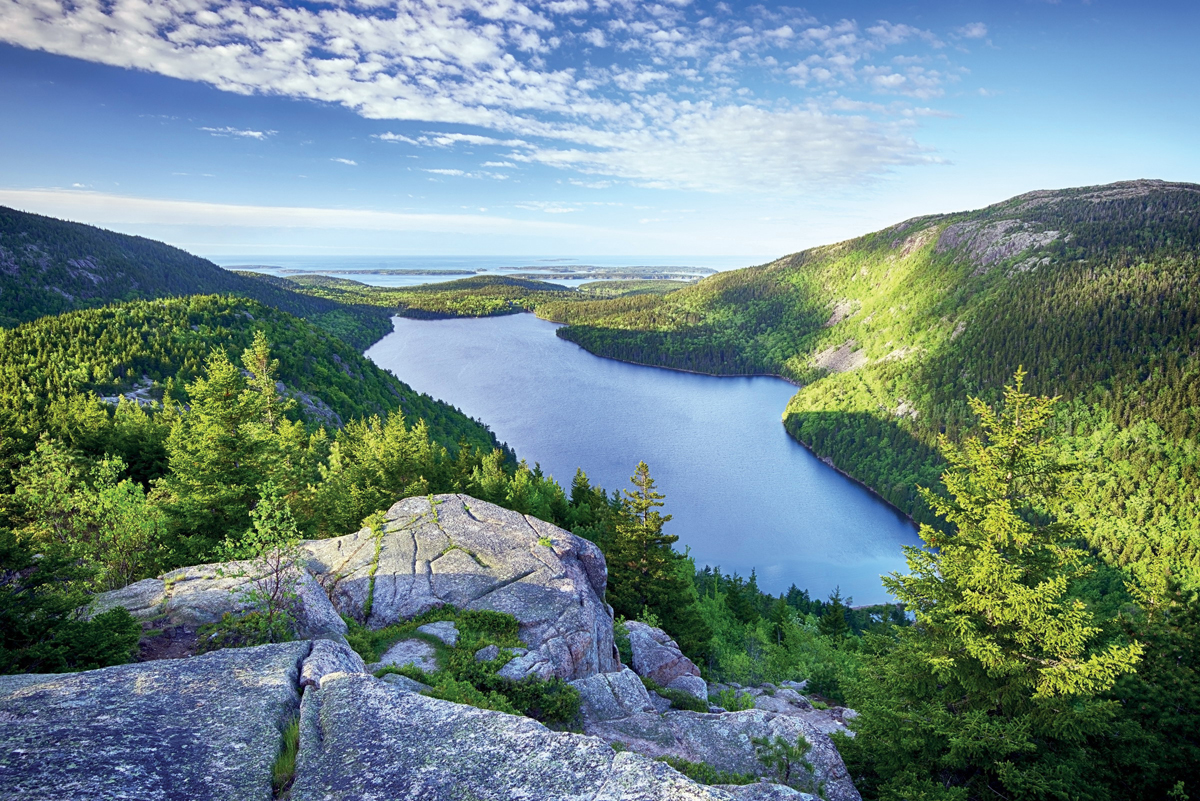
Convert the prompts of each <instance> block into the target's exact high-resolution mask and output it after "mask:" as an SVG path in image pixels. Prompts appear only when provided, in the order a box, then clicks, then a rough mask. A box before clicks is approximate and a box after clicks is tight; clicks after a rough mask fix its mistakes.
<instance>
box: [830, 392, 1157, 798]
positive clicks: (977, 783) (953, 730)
mask: <svg viewBox="0 0 1200 801" xmlns="http://www.w3.org/2000/svg"><path fill="white" fill-rule="evenodd" d="M1022 378H1023V375H1022V373H1020V372H1018V374H1017V377H1016V380H1015V382H1014V385H1013V386H1010V387H1007V388H1006V389H1005V394H1004V405H1003V407H1002V408H1001V409H1000V410H998V411H994V410H992V409H990V408H989V407H987V406H986V405H985V404H983V403H982V402H980V401H978V400H974V399H973V400H972V407H973V408H974V409H975V410H976V412H977V414H978V415H979V416H980V420H981V428H982V432H983V434H982V437H979V438H976V437H971V438H969V439H967V440H966V441H965V442H964V443H963V445H962V446H954V445H952V444H951V443H949V442H948V441H943V445H944V447H945V453H946V459H947V461H948V462H949V464H950V468H949V469H948V470H947V472H946V474H945V476H944V478H943V482H944V484H945V486H946V490H947V493H948V496H949V497H948V498H945V499H943V498H941V497H939V496H935V495H934V494H933V493H926V497H927V499H928V500H929V501H930V503H931V505H932V506H933V507H934V508H935V509H936V510H937V511H938V513H939V514H941V515H942V516H943V517H945V519H946V522H947V525H946V528H945V530H939V529H935V528H933V527H931V526H928V525H927V526H923V527H922V529H921V536H922V539H924V540H925V542H926V546H927V547H926V548H925V549H920V548H908V549H906V550H907V554H908V562H909V569H910V571H911V573H910V574H909V575H904V576H900V575H893V576H892V577H891V578H888V579H885V583H886V584H887V586H888V588H889V589H890V590H891V591H892V592H893V593H894V594H895V595H896V596H897V597H898V598H900V599H901V600H902V601H904V602H905V604H906V606H907V607H908V608H909V609H910V610H912V612H913V613H914V615H915V616H916V623H915V625H914V626H912V627H910V628H907V629H902V630H899V632H898V634H899V638H898V640H897V641H895V642H877V643H874V644H873V646H872V647H873V648H874V649H876V653H875V655H874V656H873V658H871V659H870V660H869V661H868V662H867V664H866V665H865V666H864V668H863V669H862V671H861V672H860V680H859V681H858V682H857V683H856V684H855V686H854V689H853V693H852V697H851V702H852V703H853V704H854V706H855V708H856V709H858V710H859V712H860V715H861V716H860V718H859V719H857V720H856V721H855V723H854V725H853V728H854V729H855V731H856V732H857V733H858V736H857V737H856V738H854V740H853V741H852V742H851V743H850V745H846V743H847V741H846V740H843V741H842V743H841V746H842V747H843V749H844V755H845V756H846V759H847V762H848V764H850V765H851V769H852V771H853V772H854V773H855V774H856V775H860V776H861V786H862V787H864V790H865V792H866V793H867V794H868V795H871V796H878V797H881V798H884V797H906V796H907V797H912V796H920V795H921V794H927V796H926V797H935V798H989V797H993V796H994V794H996V793H1001V794H1003V795H1004V796H1007V797H1021V798H1049V797H1094V798H1107V797H1111V796H1110V795H1108V794H1107V792H1106V790H1105V784H1106V782H1105V779H1106V778H1107V776H1106V773H1107V769H1106V762H1104V761H1102V760H1100V759H1098V758H1097V757H1098V752H1097V749H1096V748H1095V745H1096V744H1097V743H1100V742H1103V740H1104V739H1105V737H1106V736H1109V735H1111V733H1112V732H1113V730H1114V727H1115V726H1118V725H1119V724H1118V723H1117V718H1118V716H1119V714H1120V707H1119V705H1117V704H1116V703H1114V702H1113V701H1111V700H1107V699H1106V698H1104V697H1103V694H1104V693H1106V692H1107V691H1109V690H1110V689H1111V688H1112V687H1113V685H1114V683H1115V682H1116V680H1117V679H1118V678H1119V677H1120V676H1122V675H1127V674H1130V673H1132V672H1133V671H1134V669H1135V666H1136V664H1137V662H1138V659H1139V657H1140V656H1141V655H1142V653H1143V652H1144V647H1143V646H1142V645H1141V644H1140V643H1138V642H1132V643H1130V642H1126V641H1124V640H1123V638H1121V637H1120V636H1116V635H1114V634H1113V633H1106V632H1105V631H1104V630H1103V628H1102V627H1100V626H1099V625H1097V624H1096V623H1095V621H1094V618H1093V615H1092V613H1091V611H1090V610H1089V609H1088V607H1087V605H1086V604H1085V603H1084V602H1083V601H1082V600H1081V599H1080V598H1079V597H1077V595H1076V594H1075V591H1076V590H1077V588H1078V586H1079V582H1080V580H1081V579H1082V578H1083V577H1084V576H1085V575H1086V574H1087V573H1088V570H1089V566H1088V564H1087V558H1086V556H1087V555H1086V554H1085V553H1084V552H1082V551H1081V550H1079V549H1078V548H1076V547H1074V544H1073V542H1074V537H1075V536H1076V532H1075V530H1074V529H1073V527H1072V525H1071V524H1070V522H1069V521H1068V520H1066V519H1063V518H1060V517H1058V516H1057V514H1056V513H1057V512H1058V511H1059V510H1060V509H1061V506H1062V504H1061V503H1060V498H1061V495H1060V493H1061V492H1062V490H1063V487H1064V485H1065V482H1064V481H1063V477H1064V474H1065V472H1066V470H1067V469H1068V468H1067V467H1066V466H1064V465H1062V464H1060V463H1058V462H1057V461H1056V460H1055V449H1054V447H1053V443H1052V442H1050V441H1048V439H1047V437H1046V434H1047V426H1048V423H1049V421H1050V420H1051V417H1052V414H1053V408H1052V407H1053V401H1052V400H1051V399H1047V398H1037V397H1033V396H1030V395H1028V394H1026V393H1024V392H1023V386H1022Z"/></svg>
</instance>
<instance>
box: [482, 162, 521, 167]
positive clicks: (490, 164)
mask: <svg viewBox="0 0 1200 801" xmlns="http://www.w3.org/2000/svg"><path fill="white" fill-rule="evenodd" d="M480 166H483V167H516V166H517V165H516V164H513V163H512V162H511V161H485V162H483V164H482V165H480Z"/></svg>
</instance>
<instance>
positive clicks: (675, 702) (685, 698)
mask: <svg viewBox="0 0 1200 801" xmlns="http://www.w3.org/2000/svg"><path fill="white" fill-rule="evenodd" d="M642 684H644V685H645V686H646V689H647V690H649V691H650V692H652V693H658V694H659V695H661V696H662V697H663V698H666V699H667V700H668V701H670V702H671V706H673V707H675V708H676V709H686V710H688V711H689V712H707V711H708V701H702V700H700V699H699V698H697V697H696V696H694V695H692V694H691V693H686V692H684V691H683V690H672V689H671V688H669V687H663V686H661V685H659V684H658V683H657V682H656V681H654V680H653V679H648V678H646V677H645V676H642Z"/></svg>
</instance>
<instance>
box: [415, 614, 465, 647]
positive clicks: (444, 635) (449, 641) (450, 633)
mask: <svg viewBox="0 0 1200 801" xmlns="http://www.w3.org/2000/svg"><path fill="white" fill-rule="evenodd" d="M417 631H419V632H421V633H422V634H428V635H429V636H431V637H437V638H438V639H439V640H441V641H442V642H444V643H445V644H446V645H448V646H450V647H451V648H453V647H454V646H456V645H458V627H457V626H455V625H454V621H453V620H439V621H438V622H437V623H426V624H425V625H424V626H417Z"/></svg>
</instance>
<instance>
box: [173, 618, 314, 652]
mask: <svg viewBox="0 0 1200 801" xmlns="http://www.w3.org/2000/svg"><path fill="white" fill-rule="evenodd" d="M294 639H296V635H295V632H294V631H293V629H292V625H291V621H290V620H289V619H287V618H285V617H283V616H279V615H277V616H275V618H274V619H271V618H270V617H269V616H267V615H266V614H264V613H262V612H247V613H246V614H244V615H235V614H233V613H232V612H226V613H225V614H224V615H222V616H221V619H220V620H219V621H217V622H216V623H208V624H206V625H203V626H201V627H200V629H199V631H198V632H197V642H196V653H199V654H203V653H206V652H208V651H218V650H220V649H222V648H248V647H250V646H253V645H266V644H267V643H272V642H289V641H290V640H294Z"/></svg>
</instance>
